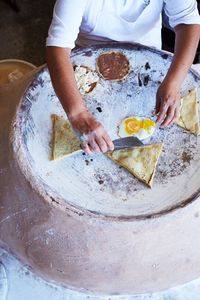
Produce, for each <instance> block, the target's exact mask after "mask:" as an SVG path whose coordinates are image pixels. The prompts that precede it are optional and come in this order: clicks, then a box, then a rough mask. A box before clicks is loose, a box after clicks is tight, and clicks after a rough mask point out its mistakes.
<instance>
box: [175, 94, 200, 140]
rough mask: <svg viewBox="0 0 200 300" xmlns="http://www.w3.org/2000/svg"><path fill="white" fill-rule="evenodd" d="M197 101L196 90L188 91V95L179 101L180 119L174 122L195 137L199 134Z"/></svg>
mask: <svg viewBox="0 0 200 300" xmlns="http://www.w3.org/2000/svg"><path fill="white" fill-rule="evenodd" d="M197 99H198V97H197V90H196V89H194V90H192V91H190V92H189V94H188V95H186V96H185V97H183V98H182V99H181V112H180V117H179V119H178V120H177V121H176V124H178V125H179V126H181V127H183V128H184V129H186V130H187V131H189V132H191V133H193V134H195V135H199V134H200V125H199V112H198V101H197Z"/></svg>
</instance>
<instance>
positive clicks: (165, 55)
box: [161, 53, 169, 59]
mask: <svg viewBox="0 0 200 300" xmlns="http://www.w3.org/2000/svg"><path fill="white" fill-rule="evenodd" d="M161 56H162V58H163V59H168V57H169V55H168V54H166V53H164V54H162V55H161Z"/></svg>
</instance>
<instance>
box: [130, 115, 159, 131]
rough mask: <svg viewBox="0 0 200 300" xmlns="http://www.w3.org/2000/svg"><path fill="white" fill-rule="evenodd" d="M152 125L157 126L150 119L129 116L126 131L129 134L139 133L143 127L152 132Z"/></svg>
mask: <svg viewBox="0 0 200 300" xmlns="http://www.w3.org/2000/svg"><path fill="white" fill-rule="evenodd" d="M150 127H155V123H154V122H153V121H152V120H149V119H146V120H141V121H140V120H138V119H137V118H128V119H126V120H125V131H126V132H127V133H128V134H137V133H138V132H139V131H140V130H141V129H144V130H146V131H147V132H148V133H150V130H149V128H150Z"/></svg>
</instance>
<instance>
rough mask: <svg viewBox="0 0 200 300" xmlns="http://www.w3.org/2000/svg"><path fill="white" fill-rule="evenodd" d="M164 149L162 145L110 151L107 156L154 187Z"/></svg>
mask: <svg viewBox="0 0 200 300" xmlns="http://www.w3.org/2000/svg"><path fill="white" fill-rule="evenodd" d="M162 149H163V144H162V143H157V144H153V145H147V146H142V147H135V148H128V149H123V150H114V151H109V152H107V153H106V155H107V156H108V157H109V158H110V159H111V160H112V161H114V162H115V163H117V164H118V165H120V166H122V167H124V168H125V169H127V170H128V171H129V172H130V173H131V174H133V175H134V176H135V177H137V178H138V179H139V180H140V181H142V182H144V183H145V184H147V185H148V186H149V187H152V185H153V179H154V175H155V171H156V166H157V163H158V159H159V157H160V154H161V152H162Z"/></svg>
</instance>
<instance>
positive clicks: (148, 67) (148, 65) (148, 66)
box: [144, 62, 151, 70]
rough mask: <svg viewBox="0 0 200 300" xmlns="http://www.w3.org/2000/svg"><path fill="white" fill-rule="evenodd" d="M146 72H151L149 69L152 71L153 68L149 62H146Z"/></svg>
mask: <svg viewBox="0 0 200 300" xmlns="http://www.w3.org/2000/svg"><path fill="white" fill-rule="evenodd" d="M144 67H145V70H149V69H151V67H150V64H149V63H148V62H146V64H145V66H144Z"/></svg>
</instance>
